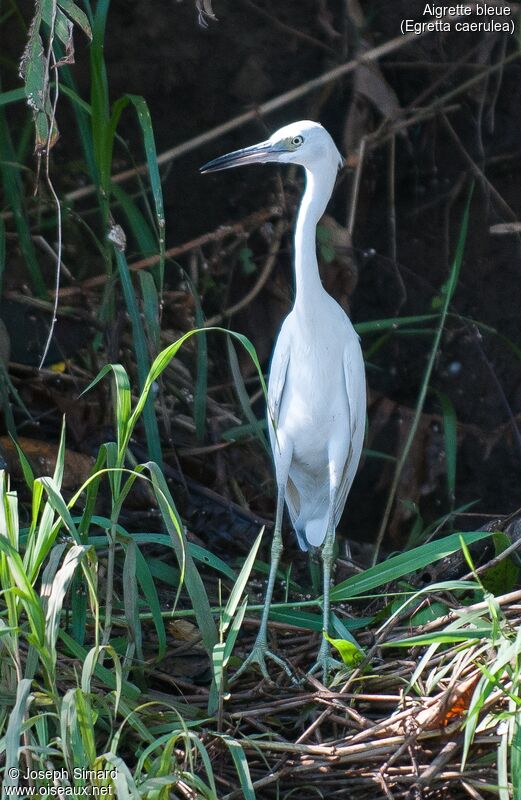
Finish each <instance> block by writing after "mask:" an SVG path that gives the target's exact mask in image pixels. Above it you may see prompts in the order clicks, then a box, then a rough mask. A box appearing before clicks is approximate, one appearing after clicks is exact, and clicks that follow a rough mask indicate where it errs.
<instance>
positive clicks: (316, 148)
mask: <svg viewBox="0 0 521 800" xmlns="http://www.w3.org/2000/svg"><path fill="white" fill-rule="evenodd" d="M272 161H274V162H277V163H279V164H300V165H301V166H303V167H305V168H306V169H308V170H310V171H311V172H315V171H316V170H322V169H327V171H328V172H329V171H331V170H334V173H335V174H336V172H337V170H338V169H339V168H340V167H341V166H342V164H343V158H342V156H341V155H340V153H339V152H338V149H337V147H336V145H335V143H334V141H333V139H332V138H331V136H330V135H329V133H328V132H327V131H326V129H325V128H323V127H322V125H320V124H319V123H318V122H311V121H310V120H307V119H306V120H301V121H300V122H292V123H291V124H290V125H285V126H284V127H283V128H279V130H278V131H275V133H274V134H272V136H270V138H269V139H267V140H266V141H264V142H259V144H254V145H252V146H251V147H245V148H243V149H242V150H234V151H233V153H227V154H226V155H224V156H219V158H215V159H214V160H213V161H209V162H208V163H207V164H204V166H202V167H201V169H200V171H201V172H217V171H218V170H222V169H231V168H232V167H239V166H242V165H243V164H266V163H268V162H272Z"/></svg>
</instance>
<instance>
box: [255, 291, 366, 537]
mask: <svg viewBox="0 0 521 800" xmlns="http://www.w3.org/2000/svg"><path fill="white" fill-rule="evenodd" d="M313 320H314V322H315V324H314V325H309V324H304V325H303V324H302V320H301V319H300V317H299V313H298V310H294V311H292V312H291V313H290V314H289V316H288V317H286V319H285V321H284V324H283V326H282V329H281V332H280V334H279V337H278V340H277V344H276V347H275V351H274V353H273V358H272V362H271V369H270V377H269V383H268V428H269V432H270V441H271V447H272V451H273V456H274V462H275V468H276V470H277V468H278V465H279V464H282V465H283V464H284V463H285V458H286V456H287V452H288V450H291V460H290V466H289V474H288V481H287V486H286V492H285V498H286V504H287V507H288V511H289V514H290V517H291V521H292V523H293V527H294V528H295V532H296V534H297V537H298V541H299V544H300V546H301V547H302V549H304V550H307V549H308V547H309V546H310V545H311V546H313V547H318V546H319V545H321V544H322V542H323V541H324V539H325V536H326V532H327V525H328V517H329V504H330V489H331V483H330V461H331V458H335V459H336V462H335V465H334V466H335V467H336V473H337V475H338V488H337V492H336V497H335V514H334V517H335V519H334V522H335V526H336V524H337V523H338V520H339V519H340V516H341V514H342V511H343V509H344V505H345V502H346V498H347V494H348V492H349V489H350V488H351V484H352V482H353V479H354V476H355V473H356V469H357V467H358V462H359V460H360V453H361V450H362V444H363V437H364V429H365V378H364V364H363V358H362V352H361V349H360V344H359V340H358V336H357V334H356V333H355V331H354V329H353V326H352V325H351V322H350V321H349V319H348V317H347V316H346V314H345V313H344V311H343V310H342V309H341V308H340V306H339V305H338V304H337V303H336V302H335V301H334V300H333V298H332V297H330V296H329V295H328V294H327V293H326V292H325V291H323V293H320V294H319V296H318V297H317V298H316V304H315V307H314V314H313ZM306 322H307V323H309V320H307V321H306Z"/></svg>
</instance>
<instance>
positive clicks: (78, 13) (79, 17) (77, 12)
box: [58, 0, 92, 39]
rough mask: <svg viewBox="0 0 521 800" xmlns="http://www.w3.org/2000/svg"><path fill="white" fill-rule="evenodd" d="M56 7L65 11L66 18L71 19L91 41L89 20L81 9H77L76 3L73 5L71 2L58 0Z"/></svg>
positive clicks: (70, 0)
mask: <svg viewBox="0 0 521 800" xmlns="http://www.w3.org/2000/svg"><path fill="white" fill-rule="evenodd" d="M58 5H59V6H60V7H61V8H62V9H63V10H64V11H65V13H66V14H67V16H68V17H70V18H71V19H72V21H73V22H74V24H75V25H78V27H80V28H81V29H82V31H83V33H84V34H85V35H86V36H88V37H89V39H92V30H91V27H90V23H89V20H88V18H87V15H86V14H85V13H84V12H83V11H82V10H81V8H78V6H77V5H76V3H73V2H72V0H58Z"/></svg>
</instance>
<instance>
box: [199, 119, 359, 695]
mask: <svg viewBox="0 0 521 800" xmlns="http://www.w3.org/2000/svg"><path fill="white" fill-rule="evenodd" d="M272 161H273V162H276V163H279V164H281V163H282V164H299V165H301V166H303V167H304V169H305V173H306V188H305V192H304V195H303V197H302V201H301V204H300V209H299V212H298V217H297V222H296V227H295V240H294V248H295V251H294V266H295V282H296V292H295V302H294V305H293V308H292V310H291V312H290V314H288V316H287V317H286V319H285V320H284V323H283V325H282V328H281V331H280V334H279V336H278V339H277V342H276V345H275V350H274V352H273V357H272V361H271V368H270V375H269V384H268V409H267V417H268V429H269V435H270V441H271V449H272V451H273V459H274V463H275V472H276V479H277V491H278V496H277V512H276V519H275V530H274V534H273V542H272V546H271V568H270V574H269V579H268V587H267V592H266V600H265V605H264V609H263V614H262V619H261V625H260V628H259V633H258V636H257V639H256V642H255V645H254V647H253V650H252V652H251V653H250V655H249V656H248V658H247V659H246V661H245V662H244V663H243V664H242V666H241V668H240V670H239V672H238V673H237V675H238V674H239V673H240V672H243V671H244V670H245V669H246V668H247V667H248V666H250V665H251V664H252V663H256V664H258V666H259V667H260V670H261V672H262V675H263V676H264V677H266V678H269V676H268V670H267V667H266V659H267V658H270V659H271V660H273V661H275V662H276V663H277V664H279V665H280V666H282V667H283V668H284V669H285V670H286V672H288V674H290V673H291V671H290V670H289V667H288V666H287V664H286V662H285V661H284V660H283V659H281V658H280V657H279V656H277V655H276V654H275V653H273V652H271V651H270V650H269V649H268V641H267V625H268V616H269V609H270V603H271V599H272V595H273V588H274V584H275V576H276V572H277V567H278V564H279V559H280V555H281V552H282V536H281V528H282V517H283V512H284V501H286V505H287V508H288V511H289V515H290V517H291V522H292V523H293V528H294V529H295V533H296V535H297V539H298V543H299V545H300V547H301V548H302V550H308V549H309V548H318V547H320V546H322V562H323V579H324V594H323V604H322V607H323V627H324V631H328V630H329V612H330V580H331V567H332V562H333V546H334V539H335V529H336V526H337V523H338V520H339V519H340V516H341V514H342V511H343V509H344V506H345V502H346V498H347V494H348V492H349V489H350V488H351V484H352V482H353V478H354V477H355V473H356V470H357V467H358V462H359V460H360V453H361V451H362V444H363V438H364V430H365V419H366V395H365V369H364V361H363V357H362V351H361V348H360V342H359V338H358V335H357V334H356V332H355V330H354V328H353V326H352V324H351V322H350V320H349V318H348V316H347V315H346V314H345V312H344V311H343V309H342V308H341V307H340V306H339V305H338V303H337V302H336V301H335V300H334V299H333V298H332V297H331V295H329V294H328V293H327V292H326V290H325V289H324V288H323V286H322V283H321V280H320V275H319V271H318V262H317V255H316V227H317V223H318V222H319V220H320V218H321V217H322V215H323V213H324V211H325V209H326V206H327V204H328V202H329V199H330V197H331V194H332V192H333V188H334V185H335V180H336V177H337V172H338V169H339V167H340V166H341V165H342V161H343V160H342V157H341V155H340V153H339V152H338V150H337V148H336V145H335V143H334V141H333V139H332V138H331V136H330V135H329V133H328V132H327V131H326V130H325V129H324V128H323V127H322V125H319V124H318V123H316V122H310V121H309V120H304V121H301V122H294V123H292V124H290V125H286V126H285V127H283V128H280V130H278V131H276V132H275V133H274V134H273V135H272V136H271V137H270V138H269V139H267V140H266V141H264V142H260V143H259V144H256V145H253V146H252V147H246V148H244V149H242V150H236V151H234V152H233V153H228V154H227V155H224V156H220V157H219V158H216V159H214V160H213V161H210V162H208V163H207V164H205V165H204V166H203V167H201V172H215V171H217V170H223V169H229V168H231V167H238V166H242V165H243V164H264V163H267V162H272ZM333 663H334V662H333V659H332V658H331V655H330V648H329V644H328V642H327V640H326V639H325V638H324V637H323V639H322V643H321V646H320V650H319V652H318V657H317V661H316V663H315V665H314V667H313V668H312V670H311V671H312V672H314V671H317V670H318V669H322V671H323V676H324V681H325V682H327V679H328V672H329V670H330V669H331V666H332V664H333Z"/></svg>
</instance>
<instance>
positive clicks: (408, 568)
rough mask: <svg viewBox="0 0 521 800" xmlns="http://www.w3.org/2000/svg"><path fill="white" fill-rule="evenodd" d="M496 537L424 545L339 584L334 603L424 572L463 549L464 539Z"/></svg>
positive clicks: (448, 538)
mask: <svg viewBox="0 0 521 800" xmlns="http://www.w3.org/2000/svg"><path fill="white" fill-rule="evenodd" d="M488 536H492V533H491V532H490V531H475V532H470V533H462V534H458V533H453V534H451V535H450V536H445V537H444V538H443V539H436V540H435V541H433V542H428V543H427V544H422V545H420V547H415V548H414V549H413V550H408V551H407V552H405V553H400V554H399V555H397V556H393V557H392V558H388V559H387V560H386V561H384V562H382V563H381V564H376V565H375V566H374V567H369V569H366V570H365V571H364V572H362V573H361V574H360V575H354V576H353V577H352V578H348V579H347V580H345V581H342V583H339V584H337V586H334V587H333V589H332V590H331V599H332V600H334V601H335V602H342V601H345V600H348V599H351V598H352V597H357V596H359V595H362V594H367V593H368V592H370V591H372V590H373V589H375V588H376V587H377V586H382V585H383V584H385V583H389V582H391V581H395V580H397V579H398V578H403V576H404V575H409V574H410V573H412V572H416V571H417V570H419V569H423V568H424V567H426V566H427V565H428V564H434V563H435V562H436V561H439V560H440V559H443V558H446V557H447V556H448V555H451V554H452V553H455V552H456V550H459V549H460V547H461V541H460V540H461V539H462V540H463V542H466V543H467V544H473V543H474V542H479V541H481V539H486V538H487V537H488Z"/></svg>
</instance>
